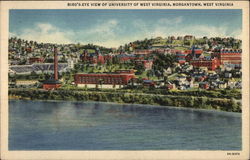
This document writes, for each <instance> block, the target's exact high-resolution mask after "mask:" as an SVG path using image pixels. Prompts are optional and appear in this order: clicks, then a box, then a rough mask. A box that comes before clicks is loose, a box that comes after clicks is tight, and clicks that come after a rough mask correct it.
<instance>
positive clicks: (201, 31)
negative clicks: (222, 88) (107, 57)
mask: <svg viewBox="0 0 250 160" xmlns="http://www.w3.org/2000/svg"><path fill="white" fill-rule="evenodd" d="M152 22H154V21H150V22H149V21H145V20H143V19H135V20H133V21H127V22H125V21H123V20H122V19H119V20H118V19H106V20H98V21H96V23H93V24H92V25H91V26H90V27H88V28H86V27H82V28H80V29H78V30H70V29H65V28H59V27H58V26H55V25H52V24H50V23H35V24H34V25H33V26H32V27H29V28H25V29H22V30H21V31H20V32H18V33H15V32H12V33H10V34H9V35H10V36H15V37H20V38H22V39H26V40H33V41H37V42H43V43H57V44H68V43H78V42H80V43H81V44H88V43H92V44H96V45H101V46H105V47H119V46H120V45H124V44H125V43H129V42H132V41H136V40H142V39H145V38H152V37H158V36H161V37H163V38H164V37H167V36H172V35H173V36H185V35H187V34H191V35H194V36H196V37H203V36H207V37H217V36H220V37H228V36H232V37H235V38H241V34H242V33H241V29H238V30H235V31H232V30H231V28H230V26H229V25H228V24H220V25H219V26H214V25H209V24H208V25H206V24H200V25H197V24H196V25H194V24H186V23H185V21H184V19H183V17H176V18H161V19H158V20H156V21H155V22H154V23H152Z"/></svg>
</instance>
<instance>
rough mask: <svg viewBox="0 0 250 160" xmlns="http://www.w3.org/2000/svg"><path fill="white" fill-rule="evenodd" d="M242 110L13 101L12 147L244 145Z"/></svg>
mask: <svg viewBox="0 0 250 160" xmlns="http://www.w3.org/2000/svg"><path fill="white" fill-rule="evenodd" d="M241 144H242V142H241V113H231V112H222V111H211V110H195V109H183V108H175V107H162V106H150V105H134V104H110V103H99V102H69V101H29V100H10V101H9V149H10V150H241V149H242V147H241Z"/></svg>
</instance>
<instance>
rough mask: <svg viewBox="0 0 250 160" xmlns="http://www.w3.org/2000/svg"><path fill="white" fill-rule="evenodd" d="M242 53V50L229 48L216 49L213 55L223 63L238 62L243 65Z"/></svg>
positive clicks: (237, 63)
mask: <svg viewBox="0 0 250 160" xmlns="http://www.w3.org/2000/svg"><path fill="white" fill-rule="evenodd" d="M241 54H242V50H233V49H231V50H229V49H221V50H215V51H214V53H213V54H212V55H213V57H217V58H218V59H219V60H220V63H221V64H223V65H224V64H236V65H241Z"/></svg>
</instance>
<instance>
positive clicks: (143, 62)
mask: <svg viewBox="0 0 250 160" xmlns="http://www.w3.org/2000/svg"><path fill="white" fill-rule="evenodd" d="M135 65H143V66H144V68H145V69H146V70H150V69H152V66H153V60H136V61H135Z"/></svg>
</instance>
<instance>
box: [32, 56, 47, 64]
mask: <svg viewBox="0 0 250 160" xmlns="http://www.w3.org/2000/svg"><path fill="white" fill-rule="evenodd" d="M43 62H44V58H41V57H31V58H29V64H33V63H43Z"/></svg>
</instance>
